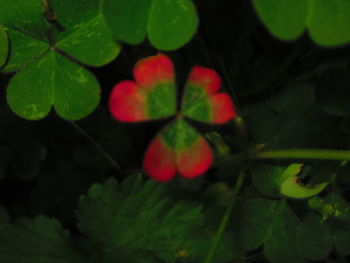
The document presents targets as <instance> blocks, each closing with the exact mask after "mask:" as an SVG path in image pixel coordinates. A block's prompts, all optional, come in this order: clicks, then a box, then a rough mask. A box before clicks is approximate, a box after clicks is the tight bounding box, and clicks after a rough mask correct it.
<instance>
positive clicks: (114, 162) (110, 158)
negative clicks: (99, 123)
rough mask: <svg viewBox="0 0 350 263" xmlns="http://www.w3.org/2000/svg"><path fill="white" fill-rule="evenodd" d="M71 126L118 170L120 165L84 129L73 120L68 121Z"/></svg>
mask: <svg viewBox="0 0 350 263" xmlns="http://www.w3.org/2000/svg"><path fill="white" fill-rule="evenodd" d="M69 123H70V124H72V126H73V127H74V128H75V129H76V130H77V131H79V132H80V133H81V134H82V135H83V136H84V137H85V138H86V139H87V140H88V141H90V142H91V143H92V144H93V145H94V146H95V147H96V149H97V150H98V151H99V152H100V153H101V154H102V155H103V156H104V157H105V158H106V159H107V160H108V161H109V162H110V163H111V164H112V165H113V167H114V168H115V169H116V170H117V171H118V172H120V171H121V167H120V165H119V164H118V163H117V162H116V161H115V160H114V159H113V158H112V156H110V155H109V153H107V152H106V151H105V150H104V149H103V148H102V147H101V145H100V144H99V143H98V142H97V141H96V140H95V139H94V138H92V137H91V136H90V135H89V134H88V133H87V132H86V131H84V130H83V129H82V128H81V127H80V126H79V125H78V124H76V123H75V122H74V121H69Z"/></svg>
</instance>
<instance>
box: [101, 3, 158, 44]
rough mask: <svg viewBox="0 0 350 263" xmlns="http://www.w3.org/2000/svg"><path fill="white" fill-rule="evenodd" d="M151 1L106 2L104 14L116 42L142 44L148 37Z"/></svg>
mask: <svg viewBox="0 0 350 263" xmlns="http://www.w3.org/2000/svg"><path fill="white" fill-rule="evenodd" d="M151 2H152V1H151V0H144V1H141V2H140V1H135V0H131V1H130V0H105V1H104V2H103V7H102V8H103V9H102V10H103V14H104V17H105V20H106V23H107V25H108V26H109V27H110V29H111V32H112V34H113V37H114V38H115V39H116V40H120V41H123V42H126V43H128V44H133V45H136V44H140V43H141V42H143V41H144V39H145V37H146V29H147V22H148V14H149V10H150V7H151Z"/></svg>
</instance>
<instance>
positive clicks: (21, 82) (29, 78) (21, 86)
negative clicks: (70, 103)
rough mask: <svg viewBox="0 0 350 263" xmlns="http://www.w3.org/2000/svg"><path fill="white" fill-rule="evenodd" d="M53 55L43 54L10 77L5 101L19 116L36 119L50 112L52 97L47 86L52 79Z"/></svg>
mask: <svg viewBox="0 0 350 263" xmlns="http://www.w3.org/2000/svg"><path fill="white" fill-rule="evenodd" d="M53 56H54V54H53V53H48V54H46V55H44V56H43V57H41V59H39V60H36V61H35V62H33V63H31V64H29V65H28V66H27V67H25V68H24V69H23V70H21V71H20V72H19V73H17V74H16V75H15V76H14V77H13V78H12V79H11V81H10V83H9V85H8V87H7V101H8V104H9V106H10V108H11V109H12V110H13V111H14V112H15V113H16V114H17V115H19V116H20V117H22V118H25V119H28V120H38V119H41V118H44V117H45V116H46V115H47V114H48V113H49V112H50V110H51V106H52V103H53V102H54V98H53V94H52V92H51V90H50V88H48V87H47V86H48V83H52V82H53V79H54V76H53V74H52V72H53V71H54V61H53Z"/></svg>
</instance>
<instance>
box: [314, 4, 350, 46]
mask: <svg viewBox="0 0 350 263" xmlns="http://www.w3.org/2000/svg"><path fill="white" fill-rule="evenodd" d="M311 2H312V4H311V8H310V10H309V13H310V15H309V19H308V21H307V26H308V29H309V33H310V36H311V38H312V39H313V40H314V41H315V42H316V43H318V44H320V45H322V46H338V45H343V44H345V43H348V42H350V2H349V1H347V0H338V1H332V0H324V1H315V0H314V1H311Z"/></svg>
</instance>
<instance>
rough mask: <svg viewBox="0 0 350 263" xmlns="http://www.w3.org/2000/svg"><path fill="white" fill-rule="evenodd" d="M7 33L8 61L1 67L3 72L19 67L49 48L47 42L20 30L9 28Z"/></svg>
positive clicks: (15, 69)
mask: <svg viewBox="0 0 350 263" xmlns="http://www.w3.org/2000/svg"><path fill="white" fill-rule="evenodd" d="M7 33H8V37H9V41H10V45H11V48H10V51H9V54H8V61H7V62H6V65H5V66H4V67H3V68H2V69H1V71H3V72H13V71H17V70H19V69H21V68H22V67H24V66H25V65H26V64H29V63H30V62H32V61H34V60H35V59H37V58H39V57H40V56H42V55H43V54H45V52H47V51H48V50H49V48H50V46H49V44H48V43H46V42H44V41H41V40H38V39H36V38H33V37H31V36H29V35H27V34H24V33H22V32H19V31H16V30H12V29H10V28H9V29H8V30H7Z"/></svg>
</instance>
